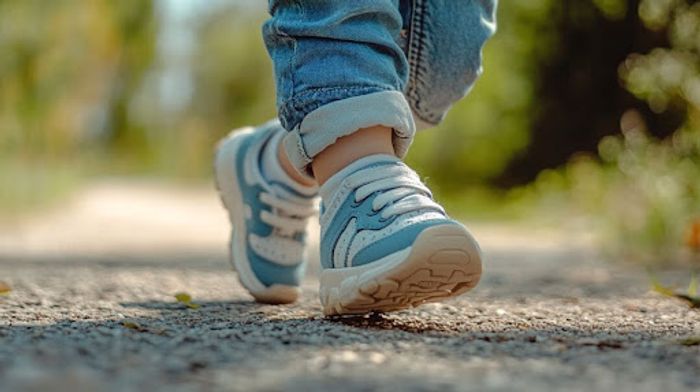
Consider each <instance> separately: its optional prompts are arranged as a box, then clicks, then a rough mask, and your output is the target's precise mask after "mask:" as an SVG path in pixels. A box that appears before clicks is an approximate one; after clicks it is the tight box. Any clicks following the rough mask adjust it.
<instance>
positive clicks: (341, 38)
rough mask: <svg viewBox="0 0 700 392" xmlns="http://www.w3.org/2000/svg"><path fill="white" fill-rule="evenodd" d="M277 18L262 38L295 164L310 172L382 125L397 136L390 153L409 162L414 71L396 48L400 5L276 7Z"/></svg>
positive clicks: (280, 0) (385, 0)
mask: <svg viewBox="0 0 700 392" xmlns="http://www.w3.org/2000/svg"><path fill="white" fill-rule="evenodd" d="M270 11H271V14H272V18H271V19H270V20H269V21H268V22H267V23H266V24H265V26H264V28H263V33H264V38H265V43H266V45H267V48H268V51H269V52H270V56H271V57H272V60H273V63H274V68H275V76H276V82H277V105H278V109H279V115H280V120H281V123H282V125H283V126H284V127H285V128H286V129H287V130H289V131H290V134H289V135H288V136H287V137H286V138H285V150H286V152H287V155H288V157H289V160H290V161H291V163H292V164H293V165H294V166H295V167H297V168H298V169H300V170H302V171H304V172H307V173H309V172H311V171H312V170H313V169H315V168H314V167H312V166H311V165H310V164H311V162H312V161H313V160H314V158H316V156H317V155H319V154H320V153H321V152H322V151H323V150H325V149H326V148H327V147H329V146H330V145H333V144H336V141H337V140H338V139H340V138H343V137H344V136H349V135H351V134H353V133H355V132H356V131H357V130H359V129H364V128H370V127H376V126H383V127H385V128H389V129H393V131H394V132H393V135H392V141H391V142H392V149H393V151H384V152H388V153H392V154H396V155H398V156H403V155H404V154H405V153H406V151H407V150H408V146H409V145H410V142H411V140H412V137H413V133H414V124H413V121H412V117H411V114H410V107H409V105H408V102H407V101H406V99H405V97H404V96H403V94H402V90H403V89H404V87H405V85H406V80H407V77H408V68H407V60H406V57H405V55H404V53H403V50H402V48H401V47H400V46H399V44H398V43H397V42H396V37H398V36H399V34H400V30H401V26H402V18H401V14H400V13H399V7H398V0H380V1H371V0H362V1H353V2H347V1H341V0H333V1H291V0H273V1H270ZM380 133H381V132H380ZM343 140H344V141H351V140H353V138H352V137H350V138H345V139H343ZM339 144H343V143H342V141H341V143H339ZM321 166H323V165H321ZM321 171H324V170H323V169H321ZM324 172H325V171H324Z"/></svg>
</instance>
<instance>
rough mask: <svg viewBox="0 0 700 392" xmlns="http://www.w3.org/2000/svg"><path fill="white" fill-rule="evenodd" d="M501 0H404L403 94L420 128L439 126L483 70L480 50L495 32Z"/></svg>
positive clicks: (402, 2)
mask: <svg viewBox="0 0 700 392" xmlns="http://www.w3.org/2000/svg"><path fill="white" fill-rule="evenodd" d="M496 5H497V0H464V1H452V0H402V1H401V9H402V11H401V12H402V15H403V16H404V31H405V34H404V35H403V37H404V38H403V39H402V40H401V46H402V47H403V49H404V51H405V53H406V57H407V59H408V63H409V70H410V71H409V79H408V82H407V84H406V88H405V90H404V91H405V94H406V97H407V98H408V101H409V103H410V105H411V109H412V110H413V114H414V116H415V119H416V124H417V125H418V128H421V129H422V128H428V127H431V126H434V125H437V124H438V123H439V122H440V121H441V120H442V119H443V118H444V117H445V114H447V111H448V110H449V109H450V107H451V106H452V104H454V103H455V102H456V101H458V100H460V99H461V98H462V97H464V96H465V95H466V94H467V93H468V92H469V91H470V90H471V88H472V86H473V85H474V82H475V81H476V79H477V78H478V76H479V75H480V74H481V71H482V57H481V51H482V48H483V46H484V43H485V42H486V41H487V40H488V38H490V37H491V36H492V35H493V34H494V32H495V30H496Z"/></svg>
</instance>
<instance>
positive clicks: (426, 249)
mask: <svg viewBox="0 0 700 392" xmlns="http://www.w3.org/2000/svg"><path fill="white" fill-rule="evenodd" d="M393 256H398V257H392V256H390V257H389V258H385V259H384V260H378V261H375V262H373V263H371V264H367V265H363V266H359V267H350V268H338V269H327V270H325V271H323V272H322V273H321V290H320V291H321V303H322V305H323V312H324V314H326V315H327V316H332V315H343V314H364V313H369V312H391V311H395V310H401V309H406V308H411V307H415V306H419V305H422V304H424V303H428V302H438V301H442V300H444V299H447V298H451V297H455V296H458V295H460V294H463V293H465V292H467V291H469V290H471V289H472V288H474V287H475V286H476V284H477V283H478V282H479V278H480V277H481V251H480V250H479V245H478V244H477V242H476V240H475V239H474V238H473V237H472V236H471V234H469V232H468V231H467V230H466V228H464V227H462V226H458V225H454V224H450V225H440V226H434V227H431V228H428V229H426V230H424V231H423V232H422V233H421V234H419V235H418V238H416V241H415V242H414V244H413V246H412V247H411V248H409V249H405V250H404V251H401V252H397V253H396V254H394V255H393Z"/></svg>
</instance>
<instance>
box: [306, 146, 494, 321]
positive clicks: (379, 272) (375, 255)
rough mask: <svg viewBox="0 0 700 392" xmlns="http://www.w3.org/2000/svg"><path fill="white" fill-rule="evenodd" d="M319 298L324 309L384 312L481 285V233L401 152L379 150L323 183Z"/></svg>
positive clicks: (457, 293)
mask: <svg viewBox="0 0 700 392" xmlns="http://www.w3.org/2000/svg"><path fill="white" fill-rule="evenodd" d="M320 193H321V197H322V200H323V203H322V205H321V264H322V266H323V272H322V273H321V289H320V294H321V303H322V304H323V311H324V313H325V314H326V315H336V314H360V313H367V312H373V311H378V312H385V311H393V310H398V309H404V308H408V307H413V306H417V305H420V304H423V303H426V302H434V301H440V300H443V299H445V298H448V297H453V296H457V295H459V294H462V293H464V292H466V291H468V290H470V289H471V288H473V287H474V286H476V284H477V282H478V281H479V278H480V276H481V252H480V250H479V246H478V244H477V242H476V240H475V239H474V238H473V237H472V236H471V235H470V234H469V232H468V231H467V229H466V228H465V227H464V226H463V225H462V224H460V223H458V222H457V221H454V220H452V219H450V218H448V217H447V216H446V215H445V211H444V210H443V208H442V207H441V206H440V205H438V204H437V203H436V202H435V201H433V198H432V195H431V193H430V191H429V190H428V188H427V187H426V186H425V185H424V184H423V183H422V182H421V181H420V178H419V177H418V175H417V174H416V173H415V172H414V171H413V170H411V169H410V168H409V167H408V166H406V165H405V164H404V163H402V162H401V161H399V160H398V159H397V158H395V157H393V156H388V155H374V156H370V157H367V158H363V159H360V160H358V161H356V162H354V163H352V164H351V165H349V166H348V167H346V168H344V169H343V170H341V171H340V172H338V173H337V174H335V175H334V176H333V177H331V179H329V180H328V182H326V183H325V184H324V185H323V186H322V187H321V190H320Z"/></svg>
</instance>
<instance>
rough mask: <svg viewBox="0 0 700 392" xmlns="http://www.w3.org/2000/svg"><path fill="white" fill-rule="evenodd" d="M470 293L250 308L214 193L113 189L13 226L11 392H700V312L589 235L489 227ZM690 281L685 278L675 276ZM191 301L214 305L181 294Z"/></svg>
mask: <svg viewBox="0 0 700 392" xmlns="http://www.w3.org/2000/svg"><path fill="white" fill-rule="evenodd" d="M473 231H474V232H475V234H476V236H477V238H480V240H481V242H482V245H483V247H484V249H485V253H486V255H487V261H486V264H485V276H484V278H483V280H482V282H481V284H480V286H479V287H478V288H477V289H476V290H475V291H473V292H472V293H470V294H468V295H467V296H464V297H462V298H460V299H457V300H454V301H451V302H448V303H445V304H433V305H427V306H424V307H421V308H418V309H414V310H410V311H404V312H400V313H394V314H388V315H373V316H370V317H353V318H340V319H326V318H324V317H322V315H321V311H320V305H319V303H318V299H317V297H316V290H317V289H316V284H315V282H314V279H313V275H314V273H315V272H314V271H316V269H313V268H312V271H311V274H310V276H309V279H308V281H307V283H306V285H305V287H304V294H303V299H302V301H301V302H300V303H299V304H297V305H292V306H267V305H258V304H255V303H253V302H251V300H250V297H249V296H248V295H247V294H246V293H245V292H244V291H243V290H241V288H240V287H239V285H238V283H237V282H236V279H235V275H234V273H233V272H231V271H230V268H229V265H228V262H227V260H226V254H225V252H226V249H225V241H226V236H227V225H226V220H225V217H224V216H223V213H222V210H221V209H220V207H219V206H218V203H217V200H216V197H215V196H214V195H213V193H212V192H210V191H209V190H208V189H206V188H202V189H200V188H194V189H192V190H184V189H181V188H178V187H172V186H165V185H159V186H155V185H149V184H139V183H129V182H127V183H120V182H110V183H104V184H98V185H96V186H93V187H90V188H89V189H87V190H86V191H85V192H83V193H81V195H80V197H77V198H76V199H75V200H73V201H72V202H70V203H66V204H64V205H62V206H61V208H59V209H57V210H55V211H52V212H48V213H46V212H43V213H40V214H37V215H36V216H33V217H29V218H28V219H27V220H26V221H25V222H24V223H23V224H22V225H5V226H4V227H2V226H0V281H4V282H5V283H8V284H9V285H10V286H11V287H12V292H11V293H10V294H9V295H7V296H2V297H0V390H3V391H14V390H17V391H40V390H52V391H71V392H74V391H83V390H85V391H91V390H106V391H125V390H148V391H208V390H234V391H237V390H241V391H243V390H269V391H274V390H292V391H307V390H334V391H342V390H387V391H394V390H395V391H413V390H418V391H420V390H426V391H428V390H430V391H432V390H440V391H451V390H491V391H510V390H532V391H539V390H544V389H550V390H551V389H560V390H564V389H565V390H567V391H589V390H596V389H597V390H620V391H659V390H663V391H665V392H668V391H691V390H695V391H697V390H700V346H684V345H682V344H680V343H679V340H681V339H684V338H688V337H691V336H698V335H700V312H698V311H693V310H690V309H688V308H687V307H686V306H684V305H683V304H680V303H676V302H674V301H672V300H669V299H665V298H660V297H658V296H657V295H655V294H652V293H649V292H648V282H647V279H646V277H645V274H644V273H643V272H642V271H640V270H639V269H636V268H633V267H630V266H622V265H614V266H613V265H610V264H606V263H603V262H601V261H599V260H598V258H597V257H596V256H595V255H594V254H593V253H592V252H591V251H590V249H592V247H591V246H590V244H589V243H588V240H587V239H586V238H585V237H581V236H579V235H577V233H575V232H565V233H562V232H558V233H555V232H551V231H538V230H530V229H526V228H523V227H522V226H520V227H504V226H501V225H484V224H477V225H474V227H473ZM663 278H664V279H666V280H667V281H669V282H678V283H685V282H687V271H685V272H684V271H682V270H678V271H669V272H668V273H666V274H664V275H663ZM181 291H184V292H187V293H189V294H191V296H192V297H193V300H194V302H195V303H197V304H200V305H201V307H199V308H198V309H188V308H187V307H185V306H183V305H181V304H178V303H177V302H176V301H175V299H174V297H173V295H174V294H175V293H177V292H181Z"/></svg>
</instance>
